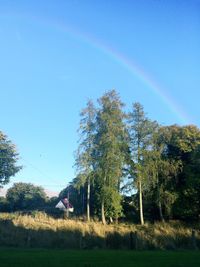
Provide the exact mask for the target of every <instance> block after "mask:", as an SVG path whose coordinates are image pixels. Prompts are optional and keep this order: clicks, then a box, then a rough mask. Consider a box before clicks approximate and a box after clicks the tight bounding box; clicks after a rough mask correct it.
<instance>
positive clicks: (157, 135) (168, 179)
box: [143, 127, 182, 221]
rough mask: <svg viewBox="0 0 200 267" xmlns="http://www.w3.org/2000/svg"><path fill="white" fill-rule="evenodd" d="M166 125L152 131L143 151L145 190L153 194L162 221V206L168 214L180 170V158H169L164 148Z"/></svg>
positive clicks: (173, 200)
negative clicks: (148, 144) (146, 148)
mask: <svg viewBox="0 0 200 267" xmlns="http://www.w3.org/2000/svg"><path fill="white" fill-rule="evenodd" d="M166 148H167V147H166V127H159V128H158V129H157V131H155V132H154V134H153V138H152V142H151V147H150V149H149V150H146V151H145V152H144V160H143V161H144V165H143V168H144V174H145V178H146V180H145V184H146V187H145V190H146V191H147V193H150V194H152V195H154V199H155V205H156V206H157V207H158V211H159V216H160V220H162V221H164V215H163V208H165V211H166V213H167V214H168V215H170V211H171V207H172V205H173V203H174V202H175V200H176V197H177V194H176V192H175V191H174V190H173V187H172V186H171V185H172V184H174V183H175V181H176V177H177V175H178V173H179V172H180V171H181V168H182V163H181V161H180V160H177V159H172V158H169V157H168V155H167V149H166Z"/></svg>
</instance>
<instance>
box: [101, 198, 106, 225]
mask: <svg viewBox="0 0 200 267" xmlns="http://www.w3.org/2000/svg"><path fill="white" fill-rule="evenodd" d="M101 220H102V223H103V224H106V219H105V211H104V200H102V202H101Z"/></svg>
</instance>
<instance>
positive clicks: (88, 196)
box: [87, 179, 90, 222]
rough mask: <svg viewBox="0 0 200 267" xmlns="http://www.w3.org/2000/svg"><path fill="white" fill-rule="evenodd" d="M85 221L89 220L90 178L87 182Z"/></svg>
mask: <svg viewBox="0 0 200 267" xmlns="http://www.w3.org/2000/svg"><path fill="white" fill-rule="evenodd" d="M87 221H88V222H89V221H90V179H88V184H87Z"/></svg>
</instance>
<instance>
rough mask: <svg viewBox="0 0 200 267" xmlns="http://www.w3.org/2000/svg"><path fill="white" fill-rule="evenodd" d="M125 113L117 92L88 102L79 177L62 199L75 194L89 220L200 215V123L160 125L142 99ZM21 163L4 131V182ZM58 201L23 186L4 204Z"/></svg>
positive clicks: (0, 153) (0, 152)
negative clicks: (145, 107) (149, 116)
mask: <svg viewBox="0 0 200 267" xmlns="http://www.w3.org/2000/svg"><path fill="white" fill-rule="evenodd" d="M124 110H125V104H124V103H122V101H121V99H120V96H119V95H118V93H117V92H116V91H115V90H111V91H108V92H106V93H105V94H104V95H103V96H102V97H100V98H99V99H98V100H97V104H96V105H95V104H94V102H93V101H92V100H89V101H88V102H87V104H86V107H85V108H84V109H83V110H82V111H81V113H80V125H79V130H78V131H79V141H78V148H77V151H76V153H75V169H76V177H75V178H74V179H73V180H72V181H71V183H70V185H69V186H68V187H67V188H65V189H63V190H62V191H61V192H60V194H59V197H58V199H60V198H63V197H68V196H69V198H70V202H71V203H72V205H73V206H74V208H75V213H76V215H86V218H87V220H88V221H89V220H90V219H91V216H92V217H98V218H100V219H101V221H102V222H103V223H104V224H105V223H106V222H108V221H109V222H113V220H115V221H118V219H123V220H131V221H135V222H136V221H137V222H140V223H141V224H144V222H145V219H146V220H152V221H153V220H162V221H164V220H166V219H180V220H198V219H199V216H200V130H199V128H198V127H196V126H194V125H187V126H178V125H171V126H162V125H159V123H158V122H156V121H153V120H151V119H149V118H148V116H147V114H146V113H145V111H144V108H143V106H142V105H141V104H140V103H133V104H132V108H131V110H130V111H129V112H125V111H124ZM17 161H18V153H17V152H16V149H15V146H14V145H13V144H12V143H11V141H9V140H8V138H7V137H6V136H5V135H4V134H3V133H2V132H0V185H1V186H3V185H4V184H6V183H8V182H9V179H10V177H11V176H13V175H14V174H15V173H17V172H18V171H19V170H20V169H21V167H20V166H17ZM20 192H21V193H20ZM31 196H34V197H33V198H32V197H31ZM58 199H56V198H54V199H51V200H50V199H48V198H47V196H46V195H45V193H44V190H43V189H42V188H41V187H36V188H35V187H34V186H33V185H30V184H24V183H18V184H15V185H14V186H13V187H12V188H11V189H9V190H8V192H7V196H6V200H5V199H1V201H0V202H1V204H2V203H3V201H4V202H5V201H7V202H6V203H8V202H9V207H10V209H11V210H19V209H22V210H23V209H31V208H32V209H37V207H39V206H40V205H41V207H44V206H45V205H47V203H48V205H50V206H52V207H53V206H55V203H56V202H57V201H58ZM39 203H40V204H39ZM1 204H0V205H1ZM4 204H5V203H4ZM23 205H24V206H23ZM1 206H2V205H1ZM4 206H5V205H4Z"/></svg>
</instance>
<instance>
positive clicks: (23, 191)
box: [6, 183, 47, 210]
mask: <svg viewBox="0 0 200 267" xmlns="http://www.w3.org/2000/svg"><path fill="white" fill-rule="evenodd" d="M6 199H7V200H8V202H9V204H10V207H11V209H12V210H34V209H40V208H42V207H44V205H45V203H46V200H47V196H46V193H45V192H44V189H43V188H42V187H40V186H34V185H33V184H30V183H15V184H14V185H13V186H12V187H11V188H9V189H8V191H7V193H6Z"/></svg>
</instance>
